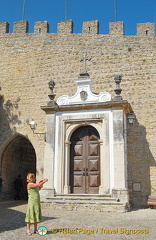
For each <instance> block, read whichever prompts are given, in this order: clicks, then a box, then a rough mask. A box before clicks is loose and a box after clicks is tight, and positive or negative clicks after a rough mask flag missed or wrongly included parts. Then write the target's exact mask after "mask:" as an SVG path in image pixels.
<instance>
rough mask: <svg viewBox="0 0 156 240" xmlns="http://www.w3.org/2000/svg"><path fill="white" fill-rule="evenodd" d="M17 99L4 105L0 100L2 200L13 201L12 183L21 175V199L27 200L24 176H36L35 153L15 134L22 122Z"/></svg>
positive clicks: (23, 137) (29, 143)
mask: <svg viewBox="0 0 156 240" xmlns="http://www.w3.org/2000/svg"><path fill="white" fill-rule="evenodd" d="M19 101H20V99H17V100H16V101H15V102H14V103H12V102H11V101H10V100H8V101H7V102H6V103H5V104H4V100H3V98H1V99H0V113H1V117H0V163H1V164H0V168H1V170H0V172H1V175H2V179H3V181H4V188H3V191H2V194H3V199H14V196H15V189H14V181H15V179H16V178H17V176H18V175H21V179H22V181H23V189H22V190H21V196H20V197H21V199H26V198H27V191H26V184H27V183H26V176H27V174H28V172H33V173H35V174H36V153H35V150H34V147H33V146H32V144H31V142H30V141H29V140H28V139H27V137H25V136H23V135H21V134H18V133H17V132H16V126H17V125H18V126H19V125H20V124H21V123H22V122H21V120H20V112H19V111H18V103H19Z"/></svg>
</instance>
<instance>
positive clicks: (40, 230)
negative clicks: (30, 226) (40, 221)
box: [38, 226, 48, 236]
mask: <svg viewBox="0 0 156 240" xmlns="http://www.w3.org/2000/svg"><path fill="white" fill-rule="evenodd" d="M47 232H48V230H47V228H46V227H44V226H41V227H39V228H38V234H39V235H40V236H44V235H46V234H47Z"/></svg>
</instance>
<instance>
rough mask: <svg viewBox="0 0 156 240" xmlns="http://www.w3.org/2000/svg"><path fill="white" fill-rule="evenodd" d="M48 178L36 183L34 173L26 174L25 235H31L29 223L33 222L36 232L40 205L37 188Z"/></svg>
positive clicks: (39, 218) (39, 217)
mask: <svg viewBox="0 0 156 240" xmlns="http://www.w3.org/2000/svg"><path fill="white" fill-rule="evenodd" d="M47 181H48V179H44V180H42V181H40V182H39V183H36V178H35V174H34V173H28V175H27V182H28V184H27V191H28V208H27V212H26V217H25V222H26V223H27V235H29V236H30V235H32V234H31V232H30V225H31V223H34V233H36V232H37V223H38V222H40V221H41V206H40V195H39V190H40V189H41V188H42V187H43V184H44V183H45V182H47Z"/></svg>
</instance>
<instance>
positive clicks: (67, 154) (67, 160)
mask: <svg viewBox="0 0 156 240" xmlns="http://www.w3.org/2000/svg"><path fill="white" fill-rule="evenodd" d="M70 144H71V142H70V141H66V142H65V185H64V194H69V193H70V186H69V174H70V171H69V169H70Z"/></svg>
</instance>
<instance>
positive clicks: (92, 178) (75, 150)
mask: <svg viewBox="0 0 156 240" xmlns="http://www.w3.org/2000/svg"><path fill="white" fill-rule="evenodd" d="M99 139H100V136H99V133H98V132H97V130H96V129H95V128H94V127H92V126H83V127H80V128H78V129H77V130H76V131H75V132H74V133H73V134H72V136H71V149H70V186H71V193H75V194H98V193H99V186H100V145H99V141H98V140H99Z"/></svg>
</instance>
